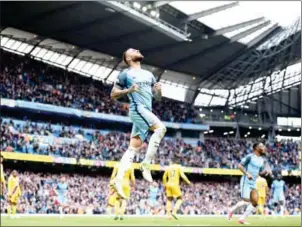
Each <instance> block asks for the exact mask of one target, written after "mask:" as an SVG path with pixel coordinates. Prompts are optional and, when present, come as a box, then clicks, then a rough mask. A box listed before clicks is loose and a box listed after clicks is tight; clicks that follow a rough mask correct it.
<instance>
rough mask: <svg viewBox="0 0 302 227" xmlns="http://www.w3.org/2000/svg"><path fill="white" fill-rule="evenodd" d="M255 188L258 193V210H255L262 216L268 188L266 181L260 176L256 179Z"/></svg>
mask: <svg viewBox="0 0 302 227" xmlns="http://www.w3.org/2000/svg"><path fill="white" fill-rule="evenodd" d="M256 188H257V191H258V196H259V198H258V208H257V214H259V213H260V214H261V215H264V205H265V201H266V194H267V192H268V186H267V181H266V179H264V178H263V177H261V176H258V177H257V180H256Z"/></svg>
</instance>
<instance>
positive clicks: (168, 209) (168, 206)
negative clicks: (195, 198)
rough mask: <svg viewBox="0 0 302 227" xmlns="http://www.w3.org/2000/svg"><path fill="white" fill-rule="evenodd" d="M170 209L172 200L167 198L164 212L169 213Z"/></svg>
mask: <svg viewBox="0 0 302 227" xmlns="http://www.w3.org/2000/svg"><path fill="white" fill-rule="evenodd" d="M171 210H172V201H170V200H168V201H167V205H166V212H167V213H166V214H167V215H171Z"/></svg>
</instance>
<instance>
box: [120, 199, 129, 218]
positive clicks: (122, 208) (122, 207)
mask: <svg viewBox="0 0 302 227" xmlns="http://www.w3.org/2000/svg"><path fill="white" fill-rule="evenodd" d="M121 203H122V204H121V208H120V216H123V215H124V214H125V211H126V206H127V201H126V200H125V199H123V200H122V202H121Z"/></svg>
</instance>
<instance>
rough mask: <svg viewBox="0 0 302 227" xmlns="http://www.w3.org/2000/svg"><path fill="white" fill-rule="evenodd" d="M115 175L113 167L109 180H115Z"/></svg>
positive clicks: (115, 170) (115, 171)
mask: <svg viewBox="0 0 302 227" xmlns="http://www.w3.org/2000/svg"><path fill="white" fill-rule="evenodd" d="M116 174H117V168H116V167H114V168H113V171H112V174H111V177H110V180H113V179H114V178H115V176H116Z"/></svg>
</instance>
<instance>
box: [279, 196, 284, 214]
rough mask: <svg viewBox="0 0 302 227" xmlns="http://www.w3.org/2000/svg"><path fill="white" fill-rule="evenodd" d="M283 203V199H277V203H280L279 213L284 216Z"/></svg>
mask: <svg viewBox="0 0 302 227" xmlns="http://www.w3.org/2000/svg"><path fill="white" fill-rule="evenodd" d="M284 204H285V202H284V200H280V201H279V205H280V215H281V216H284V210H285V209H284Z"/></svg>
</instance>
